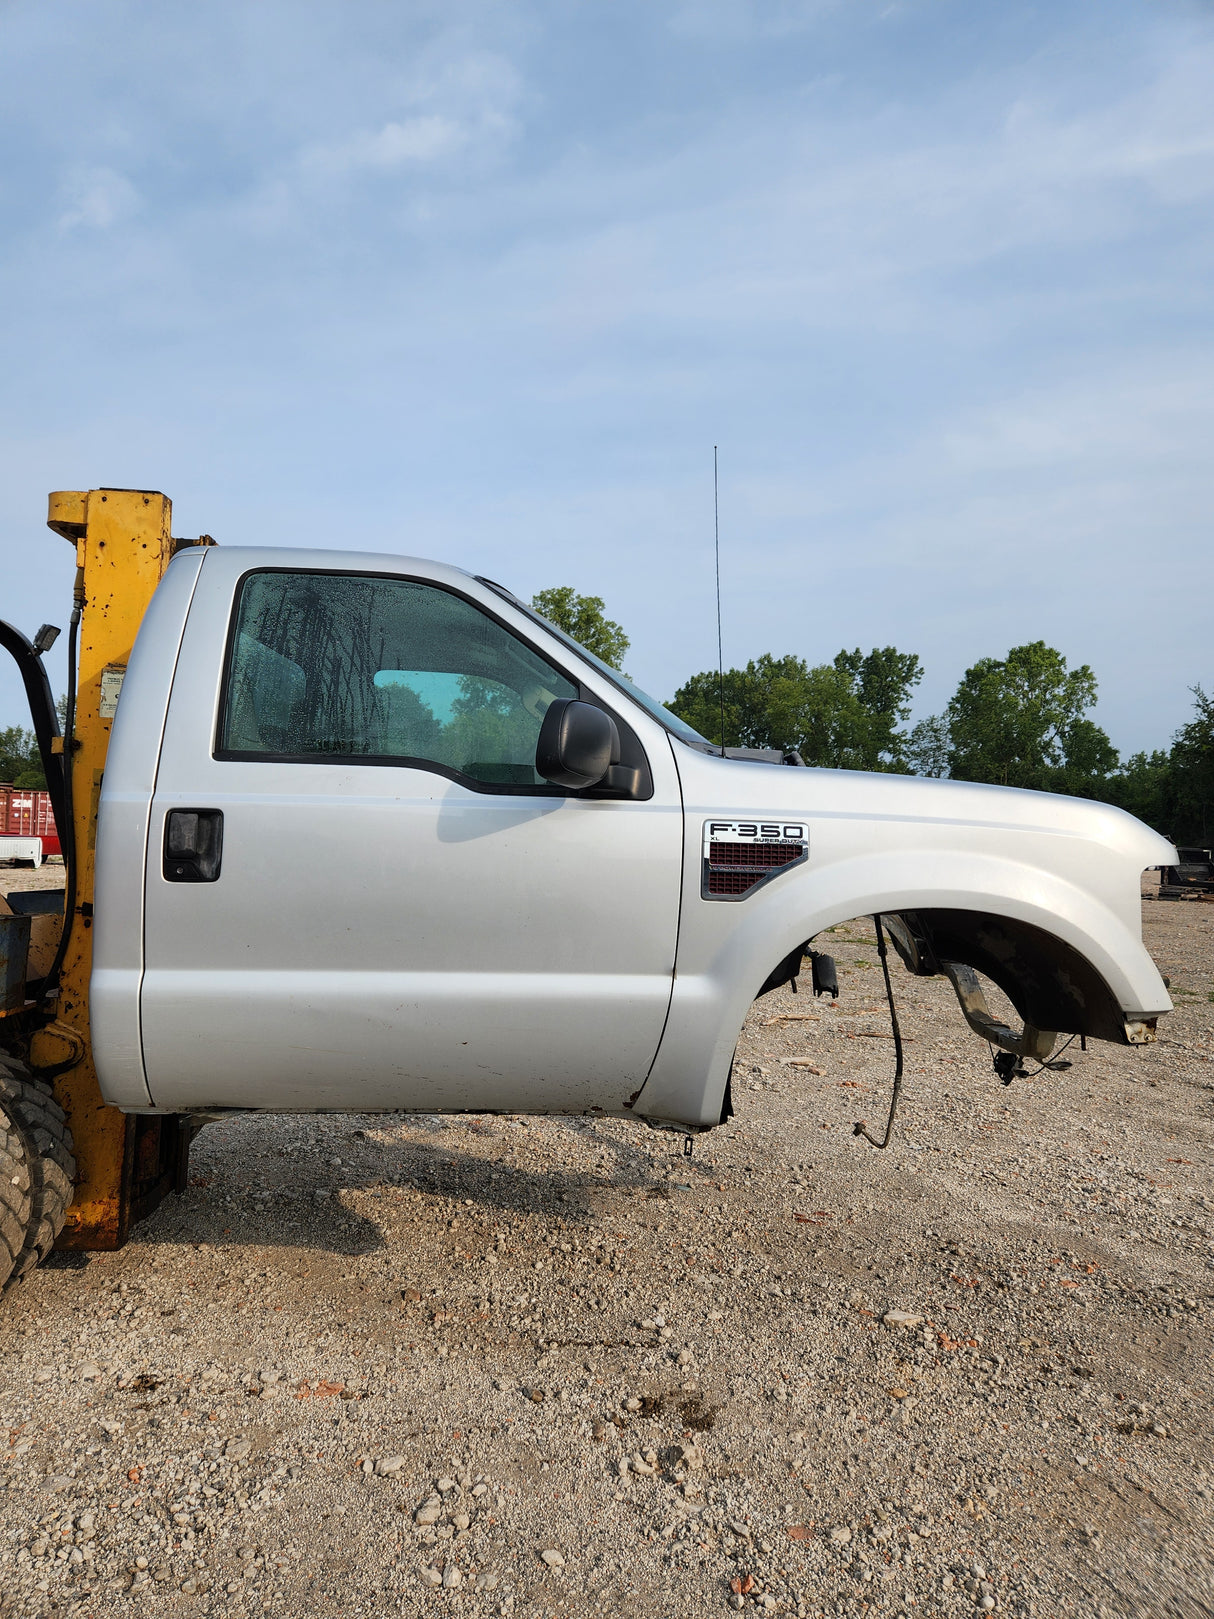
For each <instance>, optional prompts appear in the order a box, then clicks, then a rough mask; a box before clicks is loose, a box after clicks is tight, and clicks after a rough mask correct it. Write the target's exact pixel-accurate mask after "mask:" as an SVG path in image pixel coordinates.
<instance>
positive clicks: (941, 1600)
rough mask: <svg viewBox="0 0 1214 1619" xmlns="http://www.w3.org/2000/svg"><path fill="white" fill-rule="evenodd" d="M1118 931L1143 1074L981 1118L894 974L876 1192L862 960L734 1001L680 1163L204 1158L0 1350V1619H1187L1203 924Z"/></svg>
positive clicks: (1202, 1264) (237, 1144)
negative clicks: (1149, 1037) (218, 1618)
mask: <svg viewBox="0 0 1214 1619" xmlns="http://www.w3.org/2000/svg"><path fill="white" fill-rule="evenodd" d="M30 875H31V876H32V875H33V874H30ZM38 878H39V883H40V884H44V883H45V881H46V878H47V873H46V872H43V873H40V874H38ZM21 881H22V885H23V886H28V885H27V884H25V883H24V880H23V879H21ZM0 886H3V887H6V888H11V887H13V886H17V882H16V881H15V880H14V878H13V874H7V875H6V876H5V877H4V878H3V880H2V881H0ZM1144 910H1145V934H1146V939H1147V942H1148V945H1149V946H1150V948H1151V949H1152V951H1153V952H1154V954H1155V956H1156V959H1157V960H1158V961H1159V963H1160V965H1161V968H1162V970H1163V971H1164V972H1165V973H1167V974H1169V975H1170V977H1171V979H1172V983H1173V995H1174V998H1175V999H1176V1001H1177V1003H1178V1010H1177V1012H1176V1014H1175V1015H1174V1016H1172V1017H1171V1018H1169V1019H1168V1020H1167V1021H1166V1025H1165V1028H1164V1031H1163V1034H1164V1038H1163V1041H1162V1042H1161V1044H1160V1045H1158V1046H1156V1047H1154V1048H1150V1049H1147V1050H1145V1051H1130V1050H1123V1049H1120V1048H1114V1047H1110V1046H1103V1045H1094V1046H1093V1047H1092V1048H1091V1049H1090V1050H1089V1051H1088V1052H1087V1053H1086V1054H1083V1055H1081V1054H1079V1053H1078V1052H1077V1051H1074V1050H1073V1051H1072V1052H1069V1053H1068V1056H1069V1055H1072V1054H1073V1055H1074V1056H1075V1066H1074V1067H1073V1068H1071V1069H1070V1070H1069V1071H1068V1072H1066V1073H1049V1072H1045V1073H1042V1074H1040V1075H1039V1076H1038V1077H1037V1078H1035V1079H1029V1080H1017V1081H1015V1082H1014V1083H1013V1084H1012V1085H1011V1086H1010V1087H1008V1088H1006V1089H1005V1088H1003V1087H1002V1086H1000V1084H999V1083H998V1081H997V1080H996V1078H995V1077H994V1075H993V1074H992V1072H991V1069H990V1063H989V1058H988V1054H987V1051H986V1048H985V1046H983V1045H981V1044H980V1043H979V1042H978V1041H977V1040H976V1039H975V1038H974V1037H973V1036H972V1035H970V1034H969V1033H968V1031H966V1030H965V1028H964V1026H963V1024H962V1023H961V1019H960V1014H959V1012H958V1011H957V1008H956V1006H955V1003H954V1002H953V1000H952V992H951V990H950V989H949V988H948V986H947V984H945V983H944V982H943V981H941V980H930V981H920V980H912V979H910V978H909V977H908V976H907V975H906V974H905V973H904V972H903V971H902V970H901V967H900V966H896V967H895V976H894V986H895V992H896V993H897V995H898V998H899V1003H900V1008H901V1011H902V1017H903V1027H904V1029H905V1032H906V1033H907V1035H908V1036H909V1043H908V1045H907V1059H908V1062H907V1085H906V1092H905V1095H904V1103H903V1112H902V1116H901V1121H900V1124H899V1126H898V1127H897V1131H896V1136H895V1139H894V1142H893V1143H892V1145H891V1147H890V1149H889V1150H888V1151H887V1152H884V1153H881V1152H876V1151H874V1150H873V1149H872V1148H870V1147H868V1146H867V1145H865V1144H864V1143H863V1142H862V1141H859V1140H857V1139H856V1138H855V1137H854V1136H853V1134H852V1125H853V1122H854V1121H855V1120H856V1119H857V1118H860V1117H867V1118H868V1119H869V1120H870V1122H871V1123H872V1125H873V1126H874V1127H877V1126H878V1124H880V1125H881V1126H883V1124H884V1113H885V1107H886V1102H887V1097H888V1089H889V1079H890V1074H891V1070H892V1062H893V1057H892V1045H891V1042H890V1040H889V1037H888V1023H887V1019H886V1015H885V1013H884V1011H883V1009H882V1006H883V1003H882V993H881V982H880V972H879V968H878V966H877V959H876V954H875V950H874V944H873V932H872V926H871V923H869V922H866V921H856V922H853V923H849V924H845V925H843V926H842V927H840V928H838V929H836V930H834V934H833V937H832V939H831V942H830V943H829V944H827V945H826V948H828V949H833V951H834V953H835V954H836V956H837V957H838V959H839V964H840V968H841V983H840V989H841V994H840V999H839V1003H838V1005H837V1007H831V1006H829V1005H826V1004H824V1003H823V1002H818V1003H816V1004H815V1003H814V1002H813V1001H812V999H811V998H810V997H809V996H808V995H806V994H801V995H793V994H792V993H791V992H790V991H789V990H783V991H780V992H778V993H776V994H774V995H770V996H767V997H766V998H765V999H763V1000H762V1001H760V1002H758V1003H757V1004H756V1005H755V1007H754V1008H753V1010H752V1012H751V1015H750V1018H749V1020H748V1023H747V1026H746V1030H745V1034H744V1036H743V1039H742V1042H741V1045H740V1047H739V1051H738V1060H737V1066H736V1069H735V1092H736V1096H735V1102H736V1106H737V1110H738V1116H737V1118H736V1119H735V1120H734V1121H733V1122H732V1123H731V1124H730V1125H729V1126H728V1127H727V1128H725V1129H722V1130H719V1131H716V1132H713V1133H712V1134H710V1135H709V1136H707V1137H705V1138H702V1139H701V1140H699V1141H697V1142H696V1144H695V1151H694V1154H693V1155H692V1156H691V1157H690V1158H688V1157H684V1156H683V1155H682V1152H681V1146H680V1143H679V1141H678V1140H677V1139H676V1138H673V1137H670V1136H666V1135H661V1134H657V1133H655V1132H651V1131H649V1130H646V1129H644V1128H643V1127H641V1126H639V1125H637V1124H632V1123H619V1122H614V1121H613V1122H602V1121H598V1120H559V1119H552V1120H536V1119H526V1118H494V1117H461V1118H456V1119H441V1118H435V1117H413V1118H407V1119H405V1118H400V1117H397V1116H393V1117H391V1118H383V1117H379V1118H374V1117H357V1116H341V1117H322V1118H312V1117H304V1118H301V1117H292V1118H270V1117H267V1118H257V1117H250V1118H245V1119H239V1120H233V1121H230V1122H226V1123H223V1124H220V1125H213V1126H210V1127H208V1129H207V1130H205V1131H204V1133H203V1134H202V1135H201V1136H200V1137H199V1139H198V1140H197V1142H196V1143H195V1146H194V1152H193V1159H192V1170H193V1173H192V1179H191V1184H190V1187H189V1190H188V1192H187V1193H186V1195H184V1196H183V1197H181V1198H170V1199H169V1200H168V1201H167V1202H166V1203H165V1204H164V1205H163V1206H162V1208H161V1209H160V1211H159V1212H158V1213H157V1214H156V1215H155V1217H154V1218H153V1219H151V1220H150V1221H149V1222H148V1223H147V1224H145V1225H144V1226H142V1227H140V1228H139V1229H138V1231H137V1232H136V1234H135V1236H134V1238H133V1240H132V1241H131V1243H130V1244H129V1246H128V1247H127V1248H126V1249H125V1250H123V1251H122V1252H121V1253H117V1254H96V1255H90V1256H80V1255H59V1256H55V1257H53V1258H52V1260H51V1261H50V1263H49V1264H48V1265H47V1266H46V1267H45V1268H44V1269H43V1270H41V1271H39V1272H37V1273H35V1274H34V1275H33V1276H32V1277H31V1278H30V1279H29V1280H27V1281H26V1282H25V1283H23V1284H22V1285H21V1286H19V1287H17V1288H16V1289H14V1290H13V1291H12V1292H11V1293H10V1295H9V1296H8V1297H7V1298H6V1299H5V1300H4V1303H3V1306H2V1307H0V1522H2V1523H3V1526H4V1529H5V1531H6V1533H5V1534H4V1535H3V1536H2V1537H0V1614H2V1615H4V1616H5V1619H9V1616H17V1615H22V1616H24V1615H33V1614H38V1615H42V1614H51V1613H71V1614H82V1615H98V1616H101V1615H133V1614H137V1613H138V1614H145V1613H146V1614H152V1615H160V1614H163V1615H166V1616H169V1615H178V1614H183V1615H184V1614H189V1615H196V1614H197V1615H202V1614H214V1615H224V1616H225V1619H226V1616H229V1615H231V1616H244V1615H260V1614H283V1615H289V1614H307V1615H312V1614H317V1615H325V1616H332V1619H336V1616H339V1615H343V1616H344V1615H355V1614H368V1615H381V1614H388V1613H402V1614H422V1613H425V1614H433V1613H438V1612H443V1611H446V1612H448V1613H450V1614H452V1615H460V1616H471V1615H481V1614H507V1615H509V1614H516V1615H523V1614H526V1615H535V1616H539V1615H558V1614H559V1615H575V1614H576V1615H581V1614H587V1615H589V1614H598V1613H609V1614H612V1615H622V1616H632V1615H637V1616H640V1615H645V1616H646V1619H686V1616H690V1615H701V1614H707V1615H711V1614H714V1613H721V1614H723V1615H724V1614H726V1613H729V1612H731V1611H734V1610H736V1609H746V1610H749V1611H751V1612H756V1613H762V1612H774V1613H795V1614H813V1615H827V1614H829V1615H834V1614H848V1615H853V1614H854V1615H861V1614H870V1615H890V1616H893V1615H905V1616H906V1619H917V1616H919V1615H931V1614H940V1615H944V1614H947V1615H953V1614H968V1613H979V1614H980V1613H984V1612H991V1611H994V1612H996V1613H1008V1614H1037V1615H1042V1616H1045V1615H1059V1616H1062V1615H1067V1616H1070V1615H1122V1614H1133V1615H1144V1616H1152V1619H1154V1616H1157V1615H1183V1616H1194V1615H1209V1614H1212V1613H1214V1552H1212V1549H1211V1548H1212V1547H1214V1532H1212V1531H1214V1459H1212V1442H1214V1424H1212V1423H1211V1410H1210V1389H1211V1386H1212V1378H1211V1352H1210V1351H1211V1324H1212V1311H1211V1297H1212V1294H1214V1241H1212V1239H1211V1232H1212V1231H1214V1198H1212V1197H1211V1196H1210V1192H1211V1190H1212V1188H1211V1184H1210V1165H1211V1162H1212V1159H1214V1153H1212V1150H1211V1143H1212V1138H1214V1004H1211V1003H1212V1002H1214V905H1203V904H1171V905H1169V904H1166V903H1161V902H1159V901H1154V900H1149V899H1148V900H1145V901H1144Z"/></svg>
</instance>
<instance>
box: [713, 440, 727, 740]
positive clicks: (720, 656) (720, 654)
mask: <svg viewBox="0 0 1214 1619" xmlns="http://www.w3.org/2000/svg"><path fill="white" fill-rule="evenodd" d="M712 535H713V548H714V550H715V553H716V563H717V695H718V697H719V698H720V702H721V757H722V759H723V758H724V757H725V653H724V650H723V647H722V643H721V502H720V499H719V497H718V494H717V447H716V445H715V444H714V445H713V447H712Z"/></svg>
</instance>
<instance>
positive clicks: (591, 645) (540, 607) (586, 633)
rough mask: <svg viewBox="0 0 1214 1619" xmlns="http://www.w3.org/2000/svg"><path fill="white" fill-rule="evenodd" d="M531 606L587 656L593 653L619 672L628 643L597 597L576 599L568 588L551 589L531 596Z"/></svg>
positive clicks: (573, 591)
mask: <svg viewBox="0 0 1214 1619" xmlns="http://www.w3.org/2000/svg"><path fill="white" fill-rule="evenodd" d="M531 605H532V607H533V608H534V609H535V611H536V612H537V613H539V614H540V616H541V617H542V618H546V619H547V620H548V622H549V623H550V624H555V625H556V627H557V629H558V630H564V632H565V634H566V635H569V636H572V637H573V639H574V640H575V641H576V642H577V643H578V645H579V646H584V647H585V648H586V650H587V652H593V653H594V655H595V657H596V658H602V660H603V662H604V663H606V664H610V666H611V667H612V668H613V669H619V668H620V665H621V664H622V663H623V661H624V654H625V653H626V652H627V651H628V648H629V647H630V646H631V645H632V642H631V641H630V640H629V639H628V637H627V636H626V635H625V634H624V631H623V629H622V628H621V626H620V625H619V624H617V623H616V622H615V620H614V619H610V618H608V617H607V615H606V613H605V612H604V611H603V598H602V597H601V596H579V595H578V594H577V592H576V591H575V590H574V588H573V586H572V585H555V586H553V588H552V589H551V590H541V591H539V592H538V593H537V594H536V595H534V596H533V597H532V598H531Z"/></svg>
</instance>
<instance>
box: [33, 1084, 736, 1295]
mask: <svg viewBox="0 0 1214 1619" xmlns="http://www.w3.org/2000/svg"><path fill="white" fill-rule="evenodd" d="M350 1122H352V1121H350V1120H344V1121H341V1123H342V1124H344V1125H347V1126H348V1124H349V1123H350ZM333 1123H334V1125H336V1126H337V1127H336V1128H333V1129H332V1134H331V1137H330V1140H329V1141H328V1142H327V1143H326V1144H325V1146H324V1147H323V1148H321V1147H318V1146H316V1145H314V1144H308V1145H307V1146H303V1147H300V1146H296V1145H295V1144H292V1146H291V1148H290V1149H289V1150H288V1149H282V1155H281V1156H280V1157H277V1158H275V1159H271V1160H269V1161H268V1162H267V1161H265V1160H264V1159H263V1160H261V1161H260V1162H259V1163H258V1166H257V1170H256V1171H255V1172H254V1174H253V1175H252V1176H250V1172H249V1171H250V1165H249V1148H250V1144H251V1138H252V1137H258V1138H262V1137H264V1134H265V1133H266V1132H272V1129H273V1127H272V1125H271V1123H270V1120H269V1119H250V1120H249V1121H248V1125H249V1129H248V1131H247V1132H246V1131H245V1130H239V1131H233V1132H231V1133H229V1134H227V1135H226V1136H225V1137H222V1138H212V1139H211V1140H209V1141H207V1143H206V1147H207V1149H208V1150H207V1151H206V1153H205V1158H204V1155H203V1154H197V1158H196V1162H195V1165H194V1173H193V1174H191V1177H190V1184H189V1187H188V1189H187V1191H186V1192H185V1193H184V1194H183V1195H182V1196H180V1197H176V1196H170V1197H168V1198H166V1200H165V1202H164V1203H163V1204H162V1205H161V1207H160V1209H158V1210H157V1211H156V1213H155V1214H154V1215H153V1216H152V1217H151V1218H150V1219H149V1220H147V1221H146V1222H144V1223H143V1224H142V1225H140V1226H139V1227H138V1228H137V1230H136V1231H134V1232H133V1233H132V1236H131V1242H130V1246H132V1247H148V1248H154V1247H156V1246H158V1245H159V1244H160V1243H163V1242H165V1241H170V1242H181V1241H185V1242H193V1243H200V1242H205V1243H207V1244H209V1245H210V1246H213V1247H216V1248H222V1247H245V1246H250V1245H265V1244H273V1245H275V1246H279V1247H286V1248H292V1247H295V1248H300V1249H312V1250H316V1249H322V1250H328V1251H330V1252H332V1253H334V1254H344V1255H357V1254H367V1253H372V1252H375V1251H376V1250H382V1249H383V1248H385V1246H386V1243H385V1239H384V1236H383V1233H382V1231H381V1229H380V1225H379V1223H378V1222H377V1221H376V1220H375V1219H374V1218H373V1217H368V1215H367V1214H366V1213H362V1212H359V1211H357V1210H353V1209H351V1208H349V1207H348V1206H346V1204H345V1203H344V1202H343V1201H342V1194H343V1193H349V1192H354V1193H358V1194H361V1195H362V1196H364V1197H365V1196H367V1195H369V1196H371V1197H373V1198H375V1197H377V1198H381V1199H385V1200H387V1199H391V1198H392V1197H393V1194H395V1193H400V1192H407V1191H416V1192H420V1193H422V1194H424V1195H425V1196H426V1197H433V1198H435V1199H448V1200H454V1201H458V1202H461V1203H463V1202H467V1203H469V1204H470V1205H471V1206H472V1208H476V1207H479V1208H480V1209H481V1211H482V1212H483V1213H488V1214H489V1215H490V1216H492V1215H493V1214H502V1215H512V1216H519V1215H531V1216H541V1217H546V1218H553V1217H555V1218H559V1219H561V1220H563V1221H568V1222H571V1223H577V1224H582V1225H586V1224H589V1223H591V1222H592V1221H593V1220H594V1219H595V1218H596V1215H597V1214H598V1212H599V1211H598V1210H597V1209H596V1207H595V1205H596V1204H597V1203H598V1201H599V1200H600V1199H601V1198H602V1197H604V1195H608V1194H611V1193H617V1194H619V1193H622V1194H623V1195H625V1196H631V1197H638V1196H645V1197H647V1198H651V1199H669V1198H671V1197H672V1196H677V1195H678V1193H679V1192H681V1191H690V1190H691V1189H692V1187H693V1186H695V1185H696V1184H697V1183H712V1182H713V1178H714V1175H715V1173H716V1171H714V1170H713V1168H712V1166H711V1165H709V1164H706V1163H703V1162H700V1163H697V1162H696V1161H695V1160H694V1159H693V1158H685V1157H682V1156H681V1155H680V1153H679V1147H678V1141H677V1138H673V1137H672V1138H670V1139H671V1143H672V1145H671V1151H670V1157H669V1160H668V1161H667V1162H665V1163H663V1164H661V1165H659V1166H657V1167H656V1168H655V1165H654V1162H653V1159H652V1156H651V1151H652V1143H651V1142H650V1140H649V1139H648V1132H647V1133H646V1136H645V1137H644V1138H642V1145H639V1146H637V1147H634V1146H632V1145H631V1144H630V1143H628V1142H626V1141H623V1142H622V1141H620V1140H619V1139H618V1137H616V1136H613V1135H612V1134H610V1133H609V1132H608V1131H606V1130H603V1129H601V1128H598V1127H596V1125H594V1124H593V1123H590V1124H580V1123H579V1124H573V1123H572V1122H567V1121H559V1120H553V1121H549V1124H550V1128H549V1129H548V1130H547V1131H545V1132H544V1133H543V1134H542V1135H541V1133H540V1131H538V1130H537V1131H536V1132H535V1135H534V1136H533V1137H530V1138H527V1139H524V1140H522V1141H518V1142H516V1141H511V1142H510V1143H509V1146H510V1147H511V1148H512V1149H513V1150H518V1149H519V1148H520V1147H521V1148H522V1149H523V1150H524V1151H530V1152H532V1153H534V1154H535V1156H536V1157H537V1158H538V1159H539V1160H540V1162H539V1163H538V1164H537V1165H536V1167H534V1168H532V1167H529V1166H523V1165H518V1164H513V1163H509V1162H507V1161H505V1160H504V1159H498V1158H495V1157H493V1156H491V1155H490V1154H491V1151H492V1145H493V1142H494V1139H495V1138H496V1139H500V1135H499V1132H498V1130H497V1129H495V1128H494V1126H493V1125H488V1124H482V1123H481V1122H480V1121H479V1120H478V1119H467V1118H461V1119H459V1121H458V1123H455V1122H454V1121H453V1123H452V1124H448V1123H447V1122H446V1121H445V1120H444V1121H443V1122H442V1123H439V1122H438V1121H437V1120H436V1121H435V1122H434V1124H433V1125H428V1124H427V1123H426V1122H425V1120H424V1118H421V1119H419V1118H418V1117H417V1116H412V1117H410V1119H409V1121H408V1123H409V1127H410V1128H411V1129H418V1128H420V1129H423V1130H430V1131H432V1133H433V1135H435V1136H436V1137H438V1139H433V1140H418V1139H416V1137H411V1138H405V1139H400V1138H390V1139H386V1140H385V1139H383V1138H382V1137H381V1136H380V1134H379V1132H380V1131H381V1130H384V1129H389V1130H390V1129H392V1128H393V1125H392V1124H387V1125H385V1124H384V1123H380V1122H377V1121H376V1120H375V1119H369V1120H366V1121H365V1123H361V1124H360V1128H358V1129H356V1130H354V1131H353V1132H352V1133H349V1132H347V1133H340V1132H341V1125H339V1124H338V1121H336V1120H334V1121H333ZM551 1125H555V1126H556V1127H557V1128H558V1129H559V1130H561V1131H562V1133H565V1132H567V1133H568V1134H569V1136H571V1137H572V1138H573V1140H572V1141H571V1143H570V1146H571V1147H572V1148H573V1149H574V1150H576V1151H578V1152H580V1153H585V1152H587V1151H589V1152H592V1153H594V1152H597V1153H604V1154H607V1155H608V1161H607V1162H606V1163H604V1164H603V1166H602V1168H601V1169H599V1170H597V1171H596V1170H591V1169H587V1170H581V1169H573V1168H571V1167H561V1165H560V1162H559V1160H560V1156H561V1152H562V1143H561V1141H560V1140H559V1138H558V1139H557V1140H555V1141H554V1140H553V1136H552V1132H551ZM454 1129H458V1130H460V1131H461V1132H467V1133H471V1134H473V1135H482V1134H483V1135H484V1136H485V1137H486V1141H485V1145H486V1148H488V1149H489V1152H487V1153H486V1154H485V1155H484V1156H482V1155H481V1154H479V1153H477V1152H476V1151H475V1150H469V1149H468V1148H467V1147H466V1146H464V1145H463V1144H457V1143H456V1142H453V1141H444V1140H442V1137H443V1136H444V1135H446V1134H447V1133H448V1132H449V1131H453V1130H454ZM575 1143H576V1145H575ZM338 1144H340V1145H341V1146H342V1147H343V1149H344V1150H345V1151H346V1152H348V1153H349V1155H350V1158H349V1161H346V1162H343V1163H342V1164H341V1165H340V1167H334V1166H331V1165H330V1163H329V1162H328V1161H327V1160H326V1156H325V1155H326V1153H327V1152H328V1151H330V1150H331V1149H332V1147H333V1146H334V1145H338ZM469 1213H471V1208H470V1209H469ZM49 1263H50V1264H51V1265H52V1266H55V1267H57V1268H62V1269H68V1268H72V1267H73V1266H76V1265H81V1264H86V1263H87V1256H85V1255H79V1254H67V1253H65V1254H56V1255H53V1256H52V1257H51V1259H50V1261H49Z"/></svg>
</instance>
